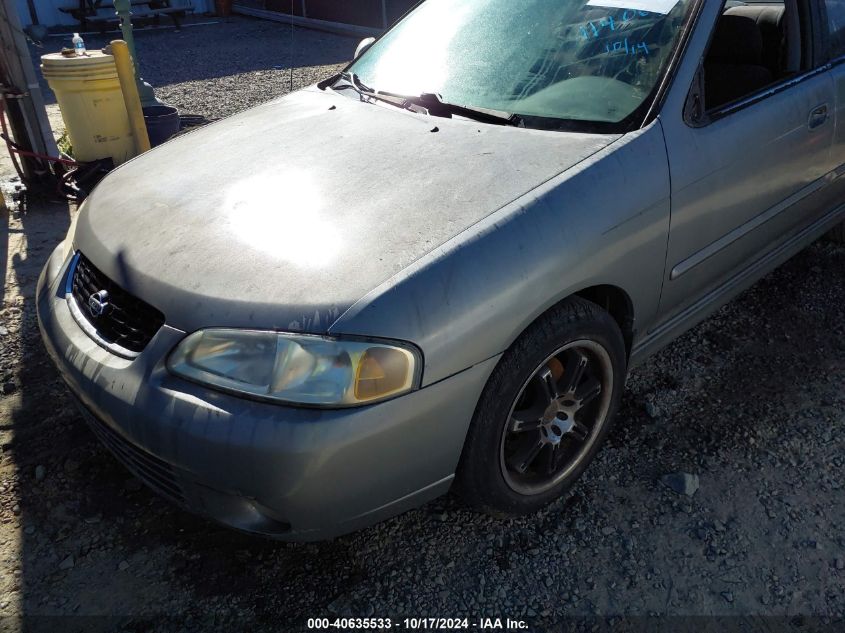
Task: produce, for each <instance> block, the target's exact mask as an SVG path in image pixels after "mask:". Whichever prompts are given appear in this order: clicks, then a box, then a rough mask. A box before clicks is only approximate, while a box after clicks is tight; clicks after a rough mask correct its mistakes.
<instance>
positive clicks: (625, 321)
mask: <svg viewBox="0 0 845 633" xmlns="http://www.w3.org/2000/svg"><path fill="white" fill-rule="evenodd" d="M570 296H576V297H581V298H582V299H586V300H587V301H590V302H592V303H595V304H596V305H597V306H599V307H600V308H601V309H602V310H604V311H605V312H607V313H608V314H609V315H610V316H611V317H612V318H613V320H614V321H616V324H617V325H618V326H619V329H620V330H621V332H622V338H623V339H624V340H625V354H626V355H627V357H629V358H630V356H631V346H632V345H633V341H634V302H633V301H632V300H631V297H630V295H629V294H628V293H627V292H625V290H623V289H622V288H620V287H619V286H614V285H611V284H601V285H597V286H589V287H587V288H584V289H583V290H579V291H578V292H576V293H574V294H573V295H570ZM568 298H569V297H567V298H566V299H568ZM566 299H564V300H563V301H566Z"/></svg>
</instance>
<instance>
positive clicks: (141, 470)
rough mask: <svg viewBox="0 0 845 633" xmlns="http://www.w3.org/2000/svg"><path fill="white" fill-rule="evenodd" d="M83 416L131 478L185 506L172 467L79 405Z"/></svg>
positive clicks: (183, 496)
mask: <svg viewBox="0 0 845 633" xmlns="http://www.w3.org/2000/svg"><path fill="white" fill-rule="evenodd" d="M79 408H80V409H81V410H82V413H83V417H84V418H85V420H86V421H87V422H88V426H90V427H91V430H93V431H94V435H96V436H97V438H98V439H99V440H100V441H101V442H102V443H103V444H105V445H106V447H107V448H108V449H109V450H110V451H111V452H112V453H113V454H114V456H115V457H117V459H118V460H119V461H120V462H122V463H123V465H124V466H126V467H127V468H128V469H129V470H130V471H131V472H132V474H133V475H135V476H136V477H138V479H140V480H141V481H143V482H144V483H145V484H147V486H149V487H150V488H152V489H153V490H154V491H155V492H157V493H158V494H160V495H161V496H163V497H165V498H167V499H169V500H171V501H172V502H174V503H176V504H179V505H186V501H185V495H184V493H183V492H182V488H181V486H180V485H179V483H178V481H177V479H176V476H175V474H174V472H173V467H172V466H171V465H170V464H168V463H167V462H165V461H162V460H161V459H159V458H158V457H156V456H155V455H151V454H150V453H148V452H146V451H144V450H142V449H140V448H138V447H137V446H135V445H134V444H132V443H131V442H129V441H127V440H125V439H124V438H123V437H122V436H121V435H120V434H119V433H117V432H115V431H113V430H112V429H111V428H110V427H109V426H108V425H107V424H105V423H104V422H102V421H101V420H100V419H99V418H97V416H95V415H94V414H93V413H91V411H89V410H88V408H87V407H86V406H85V405H84V404H82V403H81V402H79Z"/></svg>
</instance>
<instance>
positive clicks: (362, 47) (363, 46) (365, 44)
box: [353, 37, 376, 59]
mask: <svg viewBox="0 0 845 633" xmlns="http://www.w3.org/2000/svg"><path fill="white" fill-rule="evenodd" d="M375 42H376V38H374V37H368V38H367V39H365V40H361V43H360V44H358V48H356V49H355V57H354V58H353V59H358V58H359V57H360V56H361V55H363V54H364V53H365V52H366V51H367V49H368V48H370V46H372V45H373V44H375Z"/></svg>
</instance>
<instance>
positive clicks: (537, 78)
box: [349, 0, 693, 127]
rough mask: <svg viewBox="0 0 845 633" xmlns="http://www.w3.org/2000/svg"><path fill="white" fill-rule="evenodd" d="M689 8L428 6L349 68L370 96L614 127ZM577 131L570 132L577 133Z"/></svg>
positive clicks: (662, 63)
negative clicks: (434, 98)
mask: <svg viewBox="0 0 845 633" xmlns="http://www.w3.org/2000/svg"><path fill="white" fill-rule="evenodd" d="M692 4H693V1H692V0H589V1H585V0H427V1H426V2H423V3H422V4H421V5H420V6H419V7H418V8H417V9H415V10H414V11H413V12H412V13H411V14H410V15H409V16H408V17H406V18H405V19H404V20H403V21H402V22H400V23H399V24H398V25H397V26H396V27H395V28H393V29H392V30H391V31H389V32H388V33H387V34H386V35H384V37H382V38H381V39H380V40H378V41H377V42H376V43H375V44H374V45H373V46H372V48H370V49H369V50H368V51H367V52H366V53H365V54H364V55H363V56H362V57H361V58H359V59H358V60H357V61H355V62H354V63H353V64H352V66H351V67H350V68H349V70H350V72H352V73H355V74H356V75H357V76H358V78H359V79H360V81H361V82H362V83H363V84H364V85H366V86H369V87H371V88H373V89H374V90H377V91H384V92H390V93H393V94H399V95H420V94H422V93H436V94H439V95H440V96H441V98H442V99H443V101H446V102H449V103H454V104H459V105H463V106H469V107H474V108H487V109H491V110H500V111H504V112H511V113H515V114H519V115H520V116H522V117H523V119H524V120H526V122H527V123H526V124H529V125H530V119H531V117H537V118H540V119H546V120H554V121H561V120H563V121H571V122H592V123H598V124H619V123H620V122H623V121H625V120H626V119H628V118H630V117H632V116H633V115H634V114H635V113H636V112H637V111H638V110H639V109H640V108H641V107H642V106H644V104H646V103H647V101H648V100H649V98H650V96H651V95H652V94H653V92H654V90H655V88H656V86H657V85H658V83H659V81H660V77H661V76H662V74H663V72H664V71H665V67H666V66H667V64H668V61H669V58H670V56H671V54H672V51H673V50H674V48H675V47H676V46H677V44H678V40H679V39H680V35H681V32H682V27H683V25H684V23H685V21H686V19H687V17H688V14H689V12H690V7H691V6H692ZM576 127H577V126H576Z"/></svg>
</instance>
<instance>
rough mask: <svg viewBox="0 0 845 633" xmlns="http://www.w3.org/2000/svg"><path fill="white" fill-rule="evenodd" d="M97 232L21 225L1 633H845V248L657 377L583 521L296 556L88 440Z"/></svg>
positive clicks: (444, 525) (799, 260)
mask: <svg viewBox="0 0 845 633" xmlns="http://www.w3.org/2000/svg"><path fill="white" fill-rule="evenodd" d="M244 23H245V24H246V25H247V26H244V27H243V28H247V27H248V25H249V24H251V23H248V22H244ZM249 28H251V27H249ZM261 28H264V27H263V26H262V27H261ZM246 80H247V79H245V81H246ZM230 81H233V80H232V79H231V78H230ZM206 89H207V88H206V87H201V88H198V90H206ZM169 90H171V91H172V92H179V91H182V92H184V99H185V101H190V102H191V103H202V100H201V99H200V98H199V97H196V95H195V94H194V93H190V87H188V88H184V89H182V88H179V87H175V88H174V87H170V88H169ZM180 94H181V93H180ZM246 105H249V103H247V104H245V105H244V107H245V106H246ZM208 114H214V113H213V112H208ZM2 169H6V171H5V172H0V183H2V186H3V187H4V190H6V191H12V190H13V189H14V187H15V183H14V182H12V181H10V180H9V177H10V173H9V171H8V165H5V167H3V163H0V170H2ZM73 213H74V209H73V207H72V206H69V205H68V204H66V203H55V202H44V201H41V202H34V203H32V204H30V205H29V206H28V207H27V208H25V209H22V208H17V207H13V208H12V209H11V210H10V211H8V212H2V213H0V278H2V279H3V280H4V285H3V303H2V306H0V449H2V454H0V559H2V564H0V630H8V631H34V630H44V631H72V630H80V631H83V630H84V631H91V630H103V631H205V630H221V631H232V630H254V631H302V630H307V619H308V618H311V617H331V618H333V617H335V616H376V617H389V618H392V619H393V620H394V622H397V621H401V619H402V618H403V617H406V616H416V617H421V616H438V617H440V616H442V617H458V616H461V617H469V618H471V622H474V621H477V620H478V618H482V617H491V618H495V617H501V618H505V617H510V618H513V619H520V620H523V621H524V622H526V623H527V625H528V627H529V628H528V629H527V630H530V631H562V630H571V629H575V628H579V627H583V628H585V630H590V629H591V627H593V626H597V627H598V626H599V625H601V626H605V625H608V626H609V627H610V628H608V629H601V630H623V629H622V628H621V627H624V626H625V625H630V626H639V627H640V630H655V627H656V626H657V625H658V624H659V623H667V622H668V623H669V624H670V626H671V630H673V631H680V630H689V631H697V630H702V629H703V627H705V625H712V624H713V623H715V626H716V627H717V628H716V629H711V630H726V629H730V630H749V631H751V630H753V631H775V630H784V628H790V629H796V630H802V631H808V630H822V629H823V630H830V631H834V630H843V629H845V503H843V502H845V493H843V472H845V389H843V386H845V284H843V275H845V247H843V246H840V245H833V244H830V243H826V242H818V243H816V244H814V245H812V246H810V247H809V248H807V249H806V250H805V251H803V252H802V253H800V254H799V255H797V256H796V257H795V258H793V259H792V260H791V261H789V262H787V263H786V264H784V265H783V266H781V267H780V268H779V269H778V270H776V271H775V272H773V273H772V274H770V275H769V276H768V277H766V278H765V279H763V280H761V281H760V282H759V283H758V284H756V285H755V286H754V287H753V288H751V289H750V290H748V291H747V292H745V293H744V294H743V295H741V296H740V297H739V298H738V299H737V300H735V301H734V302H732V303H731V304H729V305H728V306H726V307H725V308H723V309H722V310H720V311H719V312H718V313H717V314H716V315H714V316H713V317H711V318H710V319H708V320H707V321H705V322H704V323H702V324H701V325H700V326H698V327H696V328H695V329H693V330H692V331H690V332H689V333H687V334H686V335H684V336H683V337H682V338H680V339H679V340H678V341H677V342H675V343H674V344H672V345H671V346H669V347H668V348H667V349H665V350H664V351H662V352H661V353H660V354H658V355H657V356H655V357H654V358H653V359H651V360H650V361H649V362H648V363H647V364H645V365H644V366H642V367H640V368H638V369H637V370H635V371H634V372H633V374H632V375H631V377H630V379H629V382H628V389H627V392H626V395H625V397H624V401H623V407H622V410H621V412H620V414H619V417H618V420H617V424H616V427H615V429H614V430H613V432H612V435H611V437H610V439H609V442H608V445H607V446H606V447H605V449H604V450H603V451H602V453H601V454H600V456H599V458H598V459H597V461H596V462H595V463H594V464H593V465H592V466H591V467H590V469H589V470H588V471H587V473H586V475H585V476H584V478H583V480H582V481H581V482H580V483H579V485H578V486H576V488H575V490H574V493H573V494H572V495H571V496H570V497H569V498H568V499H565V500H563V501H561V502H559V503H557V504H553V505H552V506H550V507H549V508H547V509H546V510H544V511H542V512H540V513H538V514H537V515H534V516H529V517H523V518H519V519H512V520H505V521H502V520H494V519H491V518H488V517H486V516H482V515H478V514H475V513H472V512H469V511H467V510H465V509H463V508H462V507H461V506H460V504H459V503H458V502H457V501H456V500H455V499H453V498H451V497H445V498H443V499H440V500H437V501H435V502H433V503H431V504H429V505H427V506H425V507H423V508H421V509H418V510H415V511H412V512H408V513H406V514H404V515H402V516H400V517H397V518H395V519H393V520H390V521H387V522H385V523H382V524H380V525H377V526H374V527H372V528H370V529H367V530H364V531H361V532H358V533H355V534H352V535H349V536H346V537H342V538H339V539H336V540H334V541H331V542H325V543H315V544H284V543H278V542H273V541H266V540H261V539H257V538H253V537H249V536H246V535H242V534H239V533H236V532H233V531H230V530H227V529H225V528H221V527H219V526H217V525H215V524H213V523H210V522H207V521H205V520H202V519H198V518H195V517H193V516H191V515H189V514H187V513H185V512H183V511H182V510H179V509H177V508H174V507H172V506H170V505H169V504H168V503H166V502H165V501H163V500H161V499H159V498H158V497H156V496H155V495H154V494H153V493H151V492H150V491H148V490H147V489H146V488H144V487H143V486H142V485H141V484H140V483H139V482H138V481H137V480H135V479H134V478H133V477H131V476H130V475H129V474H128V473H127V472H126V471H125V470H124V469H123V467H122V466H121V465H120V464H119V463H118V462H117V461H115V459H114V458H113V457H112V456H111V455H110V454H109V453H108V452H107V451H106V449H104V448H103V447H102V446H101V445H100V444H99V443H98V442H97V441H96V439H95V438H94V436H93V435H92V433H91V432H90V431H89V430H88V428H87V427H86V426H85V423H84V421H83V420H82V418H81V417H80V416H79V415H78V413H77V411H76V410H75V408H74V405H73V402H72V400H71V397H70V395H69V394H68V392H67V390H66V389H65V387H64V385H63V383H62V382H61V380H60V379H59V377H58V375H57V373H56V371H55V369H54V368H53V366H52V365H51V363H50V361H49V359H48V358H47V356H46V353H45V351H44V349H43V347H42V344H41V341H40V337H39V333H38V327H37V322H36V316H35V306H34V305H33V298H34V291H35V284H36V280H37V277H38V273H39V271H40V268H41V266H42V265H43V263H44V261H45V259H46V257H47V255H48V254H49V252H50V250H51V249H52V248H53V246H54V245H55V244H56V243H57V242H58V241H59V240H60V239H61V238H62V236H63V235H64V233H65V231H66V230H67V227H68V225H69V223H70V219H71V216H72V214H73ZM679 473H680V474H686V475H690V476H694V477H695V478H697V479H698V482H699V486H700V487H699V488H698V489H697V490H696V491H695V492H694V493H692V494H691V495H690V496H687V495H685V494H678V493H676V492H674V491H673V490H671V489H670V488H669V487H667V486H666V485H664V483H663V480H664V478H665V476H667V475H673V474H679ZM692 478H693V477H690V479H692ZM21 616H26V617H25V619H21ZM69 616H73V617H69ZM666 616H670V617H671V618H673V619H669V620H666V619H665V617H666ZM702 616H707V618H709V619H701V617H702ZM714 616H716V617H718V618H720V619H713V617H714ZM608 618H613V619H608ZM613 627H616V628H613Z"/></svg>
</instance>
